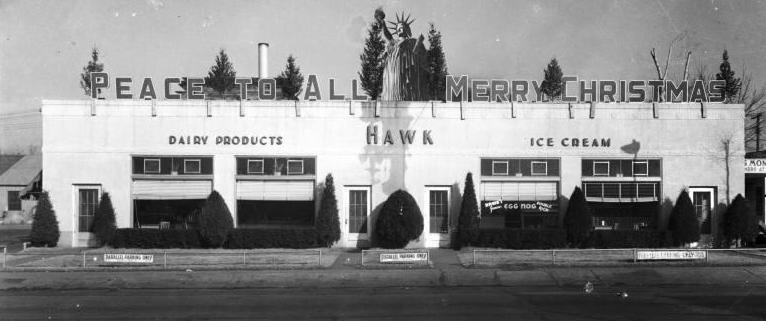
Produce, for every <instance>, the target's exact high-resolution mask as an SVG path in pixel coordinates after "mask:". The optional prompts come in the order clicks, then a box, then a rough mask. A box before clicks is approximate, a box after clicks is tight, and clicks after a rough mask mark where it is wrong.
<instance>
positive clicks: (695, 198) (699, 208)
mask: <svg viewBox="0 0 766 321" xmlns="http://www.w3.org/2000/svg"><path fill="white" fill-rule="evenodd" d="M689 197H691V199H692V204H693V205H694V212H695V213H696V214H697V220H699V222H700V224H701V225H700V233H702V234H710V232H711V229H710V221H711V219H712V214H711V213H713V206H714V204H713V201H714V200H715V189H714V188H712V187H690V188H689Z"/></svg>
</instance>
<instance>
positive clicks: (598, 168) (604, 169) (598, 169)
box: [593, 162, 609, 176]
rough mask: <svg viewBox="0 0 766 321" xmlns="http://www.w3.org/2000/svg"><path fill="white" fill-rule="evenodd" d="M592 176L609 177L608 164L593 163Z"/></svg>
mask: <svg viewBox="0 0 766 321" xmlns="http://www.w3.org/2000/svg"><path fill="white" fill-rule="evenodd" d="M593 175H605V176H606V175H609V162H593Z"/></svg>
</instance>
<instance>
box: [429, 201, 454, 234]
mask: <svg viewBox="0 0 766 321" xmlns="http://www.w3.org/2000/svg"><path fill="white" fill-rule="evenodd" d="M447 203H448V200H447V191H430V192H429V204H430V205H429V216H430V220H429V222H430V230H431V233H447V232H448V231H449V228H448V226H449V219H448V215H447V211H448V206H449V205H448V204H447Z"/></svg>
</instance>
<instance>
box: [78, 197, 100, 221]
mask: <svg viewBox="0 0 766 321" xmlns="http://www.w3.org/2000/svg"><path fill="white" fill-rule="evenodd" d="M79 196H80V198H79V202H80V204H79V208H80V213H79V223H80V226H79V229H78V230H79V231H80V232H90V231H91V230H92V229H93V216H94V215H95V214H96V207H98V190H97V189H80V192H79Z"/></svg>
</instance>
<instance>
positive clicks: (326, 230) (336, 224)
mask: <svg viewBox="0 0 766 321" xmlns="http://www.w3.org/2000/svg"><path fill="white" fill-rule="evenodd" d="M324 182H325V183H324V184H325V186H324V191H323V192H322V203H321V204H320V205H319V206H320V207H319V215H318V217H317V225H316V228H317V232H318V234H319V243H320V244H322V245H324V246H327V247H330V246H332V245H333V243H335V242H337V241H338V240H340V220H339V218H338V201H337V200H336V198H335V185H334V183H333V178H332V174H327V177H326V178H325V180H324Z"/></svg>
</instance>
